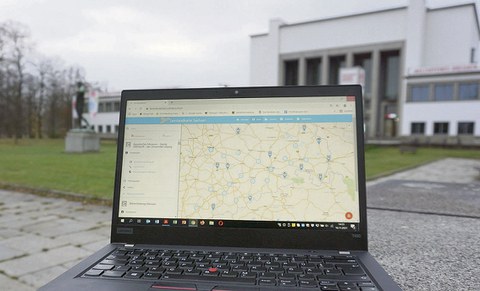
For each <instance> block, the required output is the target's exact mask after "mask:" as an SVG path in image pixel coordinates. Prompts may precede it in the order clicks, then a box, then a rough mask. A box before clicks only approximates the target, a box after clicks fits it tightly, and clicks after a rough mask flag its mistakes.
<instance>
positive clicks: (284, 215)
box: [119, 96, 360, 230]
mask: <svg viewBox="0 0 480 291" xmlns="http://www.w3.org/2000/svg"><path fill="white" fill-rule="evenodd" d="M354 101H355V99H354V98H351V97H348V96H341V97H333V96H332V97H327V98H325V97H319V98H312V97H309V98H302V97H292V98H289V97H282V98H256V99H251V98H230V99H221V100H220V99H219V100H215V99H208V100H198V99H196V100H140V101H139V100H134V101H128V103H127V108H126V120H125V139H124V155H123V166H122V183H121V193H120V202H119V203H120V207H119V209H120V211H119V218H120V219H121V222H123V223H138V222H141V223H147V224H159V225H162V226H196V227H202V226H205V227H208V226H217V227H218V226H221V227H242V226H244V225H247V224H248V226H249V227H296V228H298V227H300V228H319V229H321V228H335V229H341V230H356V229H357V228H358V223H359V221H360V220H359V219H360V218H359V197H358V181H357V172H356V171H357V168H356V152H355V151H356V147H355V138H356V137H355V124H354V122H355V102H354ZM205 108H208V110H205Z"/></svg>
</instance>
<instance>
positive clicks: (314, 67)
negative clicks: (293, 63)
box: [306, 58, 322, 85]
mask: <svg viewBox="0 0 480 291" xmlns="http://www.w3.org/2000/svg"><path fill="white" fill-rule="evenodd" d="M321 83H322V59H321V58H314V59H307V82H306V84H307V85H320V84H321Z"/></svg>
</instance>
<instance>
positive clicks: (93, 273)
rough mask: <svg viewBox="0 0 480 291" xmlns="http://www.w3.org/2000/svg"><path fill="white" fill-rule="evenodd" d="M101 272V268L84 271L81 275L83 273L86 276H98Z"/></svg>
mask: <svg viewBox="0 0 480 291" xmlns="http://www.w3.org/2000/svg"><path fill="white" fill-rule="evenodd" d="M102 273H103V271H102V270H89V271H88V272H86V273H85V274H83V275H84V276H88V277H98V276H100V275H101V274H102Z"/></svg>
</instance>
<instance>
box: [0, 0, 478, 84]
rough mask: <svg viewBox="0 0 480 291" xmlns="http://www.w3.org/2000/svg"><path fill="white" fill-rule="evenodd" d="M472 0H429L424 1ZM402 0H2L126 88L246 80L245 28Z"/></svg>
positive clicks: (41, 35) (11, 13) (57, 52)
mask: <svg viewBox="0 0 480 291" xmlns="http://www.w3.org/2000/svg"><path fill="white" fill-rule="evenodd" d="M458 2H471V1H468V0H467V1H462V0H429V1H427V5H430V6H442V5H444V4H449V3H458ZM406 4H407V0H383V1H378V0H341V1H332V0H170V1H168V0H130V1H127V0H81V1H67V0H0V22H3V21H6V20H14V21H18V22H21V23H23V24H25V25H27V26H28V27H29V28H30V32H31V37H32V39H33V40H34V42H35V50H36V51H37V52H39V53H41V54H43V55H45V56H48V57H59V58H61V59H62V60H64V62H65V63H66V64H68V65H79V66H81V67H83V68H84V69H85V71H86V78H87V80H88V81H93V82H99V83H100V84H103V86H104V87H107V88H108V90H109V91H120V90H122V89H127V88H164V87H197V86H202V87H204V86H218V85H229V86H244V85H248V82H249V75H248V74H249V73H248V71H249V45H250V37H249V36H250V35H252V34H258V33H265V32H267V30H268V21H269V19H271V18H282V19H283V20H284V21H286V22H287V23H296V22H303V21H308V20H315V19H320V18H325V17H332V16H340V15H348V14H352V13H359V12H367V11H373V10H378V9H383V8H390V7H398V6H402V5H406Z"/></svg>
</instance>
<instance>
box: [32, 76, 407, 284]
mask: <svg viewBox="0 0 480 291" xmlns="http://www.w3.org/2000/svg"><path fill="white" fill-rule="evenodd" d="M362 102H363V101H362V90H361V87H360V86H356V85H348V86H292V87H248V88H247V87H244V88H228V87H227V88H202V89H161V90H125V91H123V92H122V97H121V109H120V126H119V135H118V150H117V166H116V173H115V189H114V198H113V215H112V226H111V243H110V244H109V245H107V246H106V247H104V248H103V249H101V250H99V251H98V252H96V253H95V254H93V255H92V256H90V257H88V258H87V259H85V260H84V261H82V262H80V263H79V264H78V265H76V266H75V267H73V268H71V269H70V270H68V271H67V272H66V273H64V274H62V275H61V276H59V277H58V278H57V279H55V280H53V281H52V282H50V283H49V284H47V285H45V286H44V287H42V288H41V289H40V290H88V289H90V290H192V291H193V290H209V291H211V290H213V291H221V290H363V291H371V290H400V288H399V287H398V286H397V284H395V282H394V281H393V280H392V279H391V278H390V277H389V276H388V274H387V273H386V272H385V271H384V270H383V269H382V267H381V266H380V265H379V264H378V263H377V262H376V261H375V259H374V258H373V257H372V256H371V255H370V254H369V253H368V245H367V212H366V211H367V207H366V190H365V189H366V188H365V166H364V144H363V134H364V132H363V128H364V125H363V115H362Z"/></svg>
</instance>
